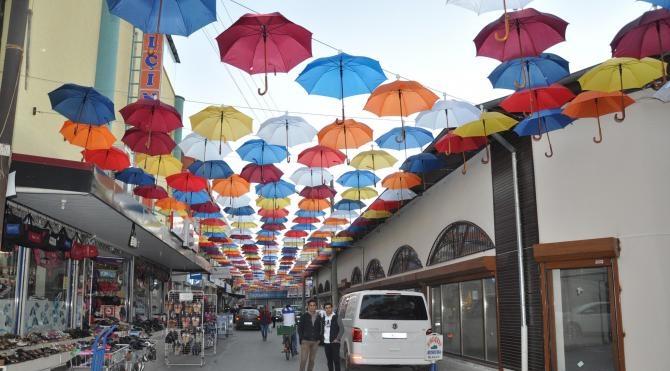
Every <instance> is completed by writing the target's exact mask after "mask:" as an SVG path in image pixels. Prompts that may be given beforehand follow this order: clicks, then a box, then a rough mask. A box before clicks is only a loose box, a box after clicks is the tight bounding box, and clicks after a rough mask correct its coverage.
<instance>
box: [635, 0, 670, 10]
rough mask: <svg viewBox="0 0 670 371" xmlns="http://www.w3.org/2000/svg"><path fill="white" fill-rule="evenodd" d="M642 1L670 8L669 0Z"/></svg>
mask: <svg viewBox="0 0 670 371" xmlns="http://www.w3.org/2000/svg"><path fill="white" fill-rule="evenodd" d="M642 1H646V2H648V3H652V4H654V5H656V6H660V7H661V8H666V9H670V0H642Z"/></svg>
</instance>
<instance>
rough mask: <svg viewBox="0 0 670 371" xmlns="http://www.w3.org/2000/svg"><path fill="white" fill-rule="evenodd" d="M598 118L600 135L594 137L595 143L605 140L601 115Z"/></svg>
mask: <svg viewBox="0 0 670 371" xmlns="http://www.w3.org/2000/svg"><path fill="white" fill-rule="evenodd" d="M596 119H597V121H598V137H593V143H600V142H602V141H603V128H602V127H601V126H600V117H597V118H596Z"/></svg>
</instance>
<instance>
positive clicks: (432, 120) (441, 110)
mask: <svg viewBox="0 0 670 371" xmlns="http://www.w3.org/2000/svg"><path fill="white" fill-rule="evenodd" d="M481 113H482V112H481V111H480V110H479V108H477V107H475V106H473V105H472V104H470V103H466V102H462V101H458V100H452V99H445V100H438V101H437V102H435V104H434V105H433V108H432V109H431V110H429V111H423V112H421V113H419V115H418V116H417V117H416V126H421V127H424V128H426V129H431V130H436V129H445V128H456V127H459V126H461V125H463V124H466V123H468V122H472V121H476V120H479V116H480V115H481Z"/></svg>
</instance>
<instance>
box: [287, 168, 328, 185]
mask: <svg viewBox="0 0 670 371" xmlns="http://www.w3.org/2000/svg"><path fill="white" fill-rule="evenodd" d="M291 180H292V181H293V182H294V183H295V184H298V185H303V186H307V187H317V186H320V185H324V184H326V183H330V182H331V181H332V180H333V175H332V174H331V173H330V172H329V171H328V170H326V169H324V168H320V167H301V168H299V169H298V170H296V171H295V172H294V173H293V175H291Z"/></svg>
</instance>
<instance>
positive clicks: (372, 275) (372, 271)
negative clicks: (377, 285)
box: [365, 259, 386, 282]
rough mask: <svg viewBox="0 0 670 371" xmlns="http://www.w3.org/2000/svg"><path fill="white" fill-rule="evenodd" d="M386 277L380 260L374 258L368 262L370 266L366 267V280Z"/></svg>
mask: <svg viewBox="0 0 670 371" xmlns="http://www.w3.org/2000/svg"><path fill="white" fill-rule="evenodd" d="M384 277H386V275H385V274H384V268H383V267H382V265H381V263H379V260H377V259H372V260H370V263H368V267H367V268H366V269H365V282H368V281H374V280H378V279H381V278H384Z"/></svg>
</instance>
